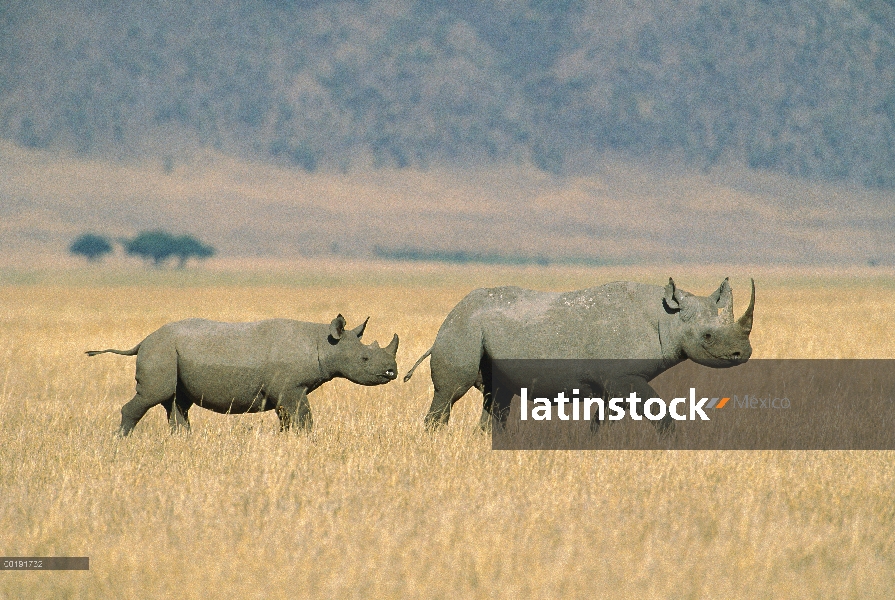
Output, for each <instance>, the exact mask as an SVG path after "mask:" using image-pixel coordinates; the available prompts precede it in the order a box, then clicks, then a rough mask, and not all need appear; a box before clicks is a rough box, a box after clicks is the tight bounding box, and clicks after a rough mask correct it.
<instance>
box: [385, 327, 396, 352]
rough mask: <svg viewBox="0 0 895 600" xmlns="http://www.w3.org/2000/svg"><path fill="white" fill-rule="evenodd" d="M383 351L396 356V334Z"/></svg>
mask: <svg viewBox="0 0 895 600" xmlns="http://www.w3.org/2000/svg"><path fill="white" fill-rule="evenodd" d="M385 349H386V350H388V351H389V352H390V353H391V355H392V356H397V355H398V334H397V333H396V334H395V337H393V338H392V341H391V343H390V344H389V345H388V346H386V347H385Z"/></svg>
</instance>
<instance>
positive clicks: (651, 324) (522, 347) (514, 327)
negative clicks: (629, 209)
mask: <svg viewBox="0 0 895 600" xmlns="http://www.w3.org/2000/svg"><path fill="white" fill-rule="evenodd" d="M754 306H755V282H754V281H752V299H751V300H750V302H749V308H747V309H746V312H745V314H744V315H743V316H742V317H740V319H739V320H737V321H734V317H733V293H732V292H731V289H730V284H729V283H728V280H727V279H725V280H724V281H723V282H722V283H721V286H720V287H719V288H718V289H717V290H716V291H715V292H714V293H713V294H712V295H711V296H707V297H701V296H694V295H693V294H691V293H689V292H685V291H684V290H682V289H680V288H678V287H677V286H676V285H675V283H674V280H672V279H670V278H669V280H668V285H666V286H665V287H664V288H663V287H661V286H655V285H645V284H641V283H632V282H626V281H619V282H615V283H608V284H606V285H602V286H599V287H593V288H588V289H584V290H578V291H574V292H565V293H553V292H536V291H532V290H526V289H521V288H517V287H501V288H491V289H478V290H475V291H473V292H470V293H469V295H467V296H466V297H465V298H464V299H463V300H461V301H460V303H459V304H457V306H455V307H454V309H453V310H452V311H451V312H450V313H449V314H448V316H447V318H446V319H445V320H444V323H443V324H442V325H441V328H440V329H439V330H438V335H437V336H436V338H435V343H434V344H433V345H432V347H431V348H430V349H429V350H428V351H427V352H426V353H425V354H423V356H421V357H420V359H419V360H418V361H417V362H416V364H415V365H413V367H412V368H411V369H410V371H409V372H408V373H407V375H406V376H405V377H404V381H405V382H406V381H407V380H409V379H410V377H411V376H412V375H413V371H414V369H416V367H417V366H419V364H420V363H421V362H422V361H423V360H424V359H425V358H426V357H427V356H430V355H431V357H432V358H431V363H430V367H431V371H432V383H433V384H434V387H435V394H434V397H433V399H432V405H431V407H430V408H429V412H428V414H427V415H426V420H425V422H426V425H427V426H428V427H430V428H431V427H435V426H438V425H441V424H444V423H447V422H448V419H449V418H450V414H451V407H452V406H453V404H454V403H455V402H456V401H457V400H459V399H460V398H461V397H462V396H463V395H464V394H465V393H466V392H467V391H468V390H469V388H471V387H472V386H473V385H475V386H476V387H478V388H479V390H480V391H481V392H482V394H483V396H484V404H483V406H484V410H483V411H482V418H481V422H480V425H481V427H482V428H483V429H488V428H489V427H490V424H491V416H492V415H493V416H494V417H496V418H497V419H498V421H499V422H505V420H506V417H507V413H508V411H509V404H510V400H511V396H510V397H506V395H505V394H501V393H500V391H498V393H497V396H498V397H492V393H491V389H490V386H491V381H490V379H491V377H490V376H489V375H490V365H491V362H490V361H491V360H492V359H511V358H515V359H518V358H523V359H548V358H549V359H565V358H575V359H637V360H632V362H631V363H626V364H628V365H629V366H628V367H626V368H628V369H629V370H630V372H618V373H616V372H613V373H612V374H605V373H603V374H600V373H594V374H592V376H591V377H589V378H587V379H589V380H583V381H581V382H570V383H578V384H579V385H580V387H590V388H591V389H592V390H594V391H595V392H596V391H602V392H603V393H605V394H606V397H607V398H609V397H623V396H626V395H627V394H628V393H630V392H636V393H637V395H638V396H639V397H641V398H651V397H655V396H656V393H655V392H654V390H653V389H652V388H651V387H650V385H649V383H648V382H649V381H650V380H652V379H653V378H654V377H656V376H657V375H658V374H659V373H662V372H663V371H665V370H667V369H669V368H671V367H673V366H674V365H676V364H678V363H680V362H682V361H684V360H687V359H688V358H689V359H690V360H693V361H695V362H697V363H699V364H702V365H707V366H710V367H731V366H734V365H738V364H741V363H743V362H745V361H746V360H748V359H749V356H750V355H751V354H752V347H751V345H750V344H749V333H750V332H751V331H752V311H753V308H754ZM598 425H599V422H598V421H594V422H593V424H592V426H593V427H596V426H598ZM671 426H673V421H671V419H670V417H668V418H666V419H665V420H663V421H658V422H657V427H658V428H659V430H660V431H665V430H667V429H668V428H669V427H671Z"/></svg>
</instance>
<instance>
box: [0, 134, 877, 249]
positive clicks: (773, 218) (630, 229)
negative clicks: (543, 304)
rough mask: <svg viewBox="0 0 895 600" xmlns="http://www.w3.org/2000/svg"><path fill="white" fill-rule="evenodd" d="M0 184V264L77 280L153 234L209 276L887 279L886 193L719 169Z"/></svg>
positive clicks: (57, 178) (10, 159)
mask: <svg viewBox="0 0 895 600" xmlns="http://www.w3.org/2000/svg"><path fill="white" fill-rule="evenodd" d="M0 173H2V174H3V175H2V176H0V266H2V265H16V264H18V265H29V264H30V265H46V264H53V263H59V262H60V261H66V260H68V261H69V264H83V260H80V259H74V258H67V256H68V246H69V244H70V243H71V241H72V240H73V239H74V238H75V237H77V236H78V235H80V234H81V233H84V232H87V231H91V232H94V233H99V234H103V235H105V236H108V237H110V238H112V239H115V238H125V237H131V236H133V235H134V234H135V233H137V232H139V231H142V230H151V229H159V228H161V229H166V230H169V231H171V232H173V233H177V234H184V233H188V234H192V235H195V236H197V237H199V238H200V239H201V240H202V241H204V242H206V243H209V244H211V245H212V246H214V247H215V248H216V249H217V250H218V255H217V256H218V257H219V258H212V259H210V261H211V262H214V261H217V260H222V261H227V260H232V259H234V258H236V259H249V260H255V259H262V260H263V259H265V258H276V259H291V258H302V257H321V258H326V257H336V258H352V259H371V258H379V259H387V260H430V261H431V260H435V261H451V262H479V263H494V264H554V263H578V264H591V265H593V264H622V265H626V264H663V265H670V264H682V263H691V264H693V263H695V264H711V263H715V264H718V263H727V264H740V265H742V264H757V265H793V264H800V265H806V264H808V265H811V264H814V265H860V266H866V265H868V264H869V265H882V266H887V267H891V266H893V265H895V193H893V192H891V191H883V190H868V189H866V188H857V187H856V186H851V187H849V186H843V185H834V184H826V183H811V182H807V181H805V180H799V179H796V178H793V177H790V176H784V175H777V174H770V173H766V172H765V173H761V172H756V171H750V170H748V169H746V168H736V167H731V166H725V167H724V168H716V169H711V170H709V171H707V172H706V171H704V170H693V169H692V168H685V167H680V166H672V165H665V166H664V167H660V166H658V165H656V164H655V161H649V162H646V161H644V162H641V163H639V164H638V163H636V162H632V161H631V160H630V159H628V158H625V159H624V160H610V159H605V160H604V161H603V162H602V163H601V164H600V165H599V168H597V169H595V170H594V172H592V173H590V174H588V175H587V176H576V177H572V176H554V175H550V174H546V173H544V172H543V171H540V170H538V169H536V168H534V167H531V166H528V167H505V168H501V169H469V168H467V169H463V170H459V169H444V168H430V169H428V170H425V171H423V170H420V169H415V168H405V169H394V168H391V169H378V170H375V171H367V172H353V173H347V174H339V173H324V172H317V173H307V172H305V171H302V170H300V169H293V168H288V167H279V166H274V165H265V164H263V163H258V162H247V161H238V160H235V159H233V158H232V157H228V156H222V155H218V154H209V153H207V154H205V155H196V156H195V157H194V158H192V159H191V160H190V161H189V162H188V163H186V164H182V165H179V166H176V167H175V168H173V169H172V170H171V172H170V173H164V169H163V164H162V161H149V162H146V163H136V162H129V163H124V162H121V163H115V162H113V161H108V160H87V159H83V158H81V159H78V158H74V159H73V158H71V157H70V156H64V155H61V154H60V153H57V152H54V151H47V150H29V149H22V148H20V147H15V146H13V145H12V144H10V143H8V142H0ZM110 260H111V261H112V262H116V261H117V262H118V263H127V264H134V265H136V264H139V261H138V259H136V258H126V257H124V255H123V253H122V252H121V250H120V248H119V249H118V250H117V252H116V255H115V256H113V257H111V258H110Z"/></svg>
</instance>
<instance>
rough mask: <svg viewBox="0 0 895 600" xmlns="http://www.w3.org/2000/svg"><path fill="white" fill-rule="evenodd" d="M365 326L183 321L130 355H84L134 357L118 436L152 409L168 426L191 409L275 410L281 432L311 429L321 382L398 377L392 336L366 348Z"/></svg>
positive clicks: (339, 320)
mask: <svg viewBox="0 0 895 600" xmlns="http://www.w3.org/2000/svg"><path fill="white" fill-rule="evenodd" d="M367 321H369V317H368V318H367ZM367 321H364V322H363V324H362V325H360V326H359V327H356V328H355V329H351V330H346V329H345V325H346V322H345V318H344V317H342V315H339V316H337V317H336V318H335V319H333V321H332V323H330V324H329V325H326V324H320V323H304V322H302V321H293V320H289V319H271V320H267V321H257V322H254V323H219V322H216V321H207V320H204V319H187V320H185V321H177V322H175V323H168V324H167V325H164V326H162V327H161V328H159V329H157V330H156V331H154V332H153V333H151V334H149V336H148V337H147V338H146V339H144V340H143V341H142V342H140V343H139V344H137V346H136V347H134V348H131V349H130V350H90V351H88V352H87V355H88V356H95V355H97V354H102V353H103V352H112V353H114V354H122V355H124V356H134V355H137V376H136V379H137V394H136V396H134V397H133V399H132V400H131V401H130V402H128V403H127V404H125V405H124V406H123V407H122V408H121V427H120V428H119V430H118V431H119V433H120V434H121V435H128V434H129V433H130V432H131V430H133V428H134V426H136V424H137V422H138V421H139V420H140V419H141V418H142V417H143V415H144V414H146V411H147V410H149V409H150V408H152V407H153V406H155V405H157V404H161V405H162V406H164V407H165V410H166V411H168V422H169V423H170V425H171V428H172V429H175V428H177V427H179V426H185V427H187V428H189V418H188V413H189V410H190V407H192V406H193V404H197V405H199V406H201V407H203V408H207V409H209V410H213V411H215V412H218V413H248V412H261V411H265V410H271V409H273V410H276V411H277V416H279V418H280V428H281V429H283V430H285V429H290V428H291V427H292V426H293V425H295V426H297V427H300V428H303V429H310V428H311V426H312V424H313V420H312V418H311V408H310V406H309V405H308V394H309V393H311V392H312V391H314V390H315V389H317V388H318V387H320V386H321V385H322V384H324V383H326V382H327V381H329V380H331V379H334V378H336V377H344V378H346V379H348V380H349V381H353V382H354V383H359V384H361V385H381V384H383V383H388V382H389V381H392V380H393V379H395V377H397V369H398V366H397V364H396V363H395V355H396V354H397V352H398V335H397V334H395V336H394V337H393V338H392V341H391V343H390V344H389V345H388V346H387V347H386V348H380V347H379V343H378V342H373V343H372V344H370V345H369V346H365V345H364V344H362V343H361V342H360V338H361V336H363V334H364V328H365V327H366V326H367Z"/></svg>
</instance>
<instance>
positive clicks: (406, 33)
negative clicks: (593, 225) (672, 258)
mask: <svg viewBox="0 0 895 600" xmlns="http://www.w3.org/2000/svg"><path fill="white" fill-rule="evenodd" d="M0 137H4V138H6V139H9V140H13V141H15V142H17V143H19V144H22V145H25V146H28V147H31V148H63V149H67V150H72V151H76V152H79V153H82V154H84V155H87V156H107V157H108V156H113V157H137V158H140V157H158V158H160V159H162V160H163V161H164V165H165V167H166V169H167V170H168V171H173V170H174V169H176V168H177V166H178V164H179V163H180V162H182V160H183V159H182V157H183V156H188V155H189V154H190V153H191V152H193V151H195V150H196V149H198V148H212V149H215V150H217V151H220V152H223V153H225V154H229V155H231V156H235V157H240V158H242V159H249V160H260V161H267V162H273V163H276V164H281V165H284V166H290V167H297V168H300V169H303V170H306V171H319V170H323V171H337V170H351V169H358V168H367V167H399V168H404V167H417V168H429V167H432V166H440V167H445V166H449V167H455V166H462V167H468V166H471V165H482V164H492V165H495V164H496V165H500V164H524V163H533V164H534V165H536V166H537V167H539V168H540V169H542V170H545V171H549V172H553V173H575V172H580V171H581V167H583V166H586V165H590V164H592V163H590V162H588V161H590V160H591V159H592V158H593V156H594V155H597V154H599V153H602V152H605V151H623V152H625V153H627V154H628V155H634V156H642V157H647V156H654V155H657V154H669V153H670V154H672V155H676V156H678V157H683V158H684V159H685V160H686V161H688V162H689V163H690V164H692V165H694V166H696V167H699V168H707V167H711V166H712V165H715V164H718V163H719V162H730V161H732V162H738V163H740V164H744V165H748V166H751V167H759V168H763V169H772V170H777V171H780V172H785V173H788V174H795V175H800V176H807V177H815V178H822V179H828V180H851V181H855V182H859V183H861V184H865V185H870V186H882V187H895V18H893V9H892V5H891V4H890V2H888V1H887V0H852V1H848V0H845V1H842V0H812V1H808V0H796V1H793V2H769V1H764V0H685V1H680V0H654V1H652V2H637V3H631V2H627V1H622V0H608V1H599V2H597V1H584V0H554V1H543V0H528V1H523V0H515V1H514V0H509V1H506V2H490V3H489V2H466V1H460V0H445V1H442V2H429V1H425V2H423V1H416V2H414V1H401V0H397V1H395V0H358V1H355V2H348V1H342V2H337V1H327V0H317V1H313V0H306V1H294V2H290V1H288V0H280V1H274V0H255V1H245V2H236V1H227V0H223V1H219V0H215V1H211V0H207V1H206V0H194V1H187V2H182V1H179V0H178V1H174V0H161V1H148V2H129V1H127V0H123V1H118V2H91V1H86V0H81V1H77V0H75V1H72V2H56V1H53V0H27V1H25V0H10V1H7V2H3V3H0Z"/></svg>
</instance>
